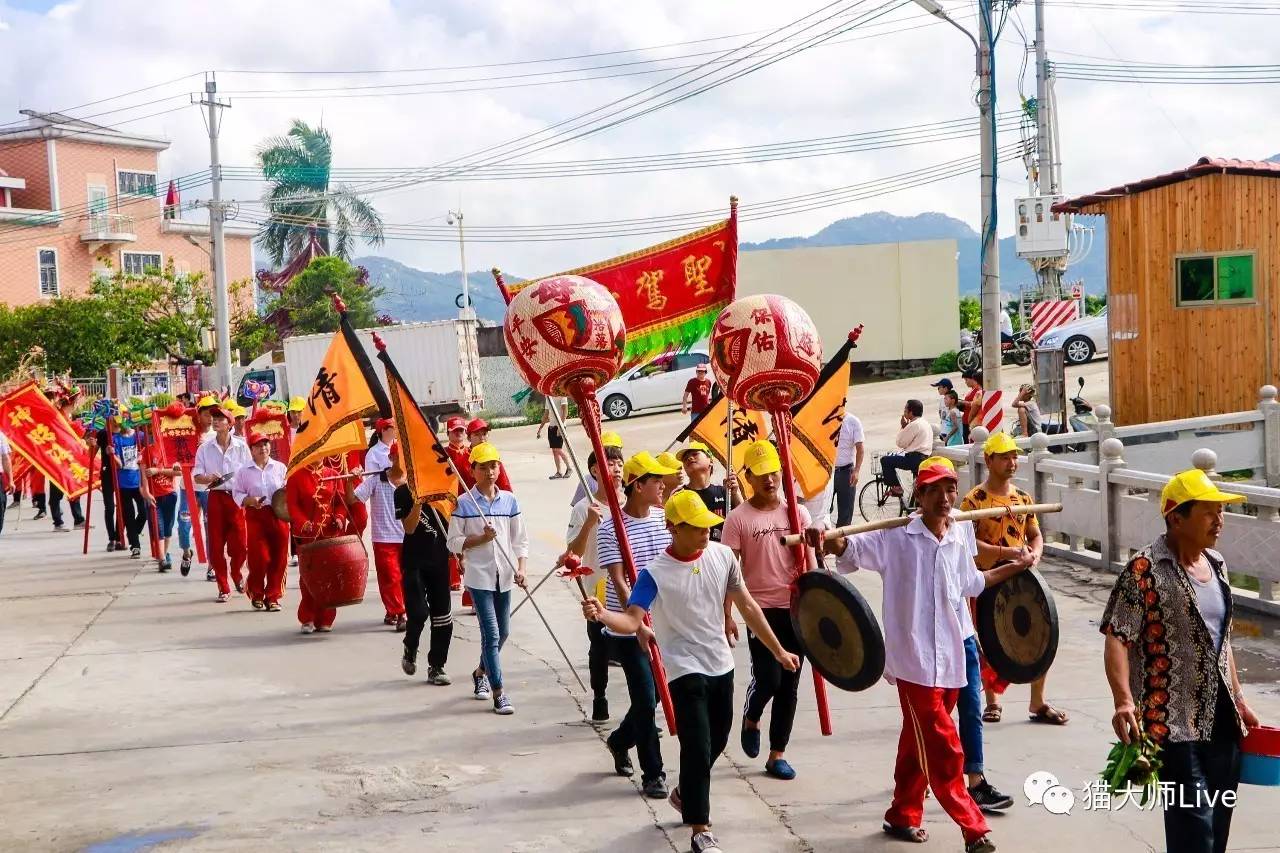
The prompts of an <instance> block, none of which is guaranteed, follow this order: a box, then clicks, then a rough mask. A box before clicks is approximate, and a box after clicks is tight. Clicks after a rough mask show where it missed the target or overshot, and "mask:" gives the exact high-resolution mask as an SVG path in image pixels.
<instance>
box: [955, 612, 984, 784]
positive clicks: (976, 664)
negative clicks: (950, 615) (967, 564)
mask: <svg viewBox="0 0 1280 853" xmlns="http://www.w3.org/2000/svg"><path fill="white" fill-rule="evenodd" d="M961 606H963V607H968V606H969V605H968V603H967V602H966V603H965V604H963V605H961ZM964 671H965V676H966V677H967V679H968V684H966V685H965V686H964V687H962V688H961V689H960V696H959V697H958V699H957V700H956V712H957V715H958V716H959V718H960V725H959V726H958V728H959V729H960V745H961V746H962V747H964V772H965V773H982V772H983V770H982V662H981V660H980V659H979V658H978V638H977V637H967V638H965V641H964Z"/></svg>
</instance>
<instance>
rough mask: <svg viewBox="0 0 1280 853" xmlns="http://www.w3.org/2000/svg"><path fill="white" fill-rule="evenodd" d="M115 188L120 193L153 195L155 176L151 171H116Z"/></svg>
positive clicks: (154, 192) (154, 191)
mask: <svg viewBox="0 0 1280 853" xmlns="http://www.w3.org/2000/svg"><path fill="white" fill-rule="evenodd" d="M116 190H117V191H118V192H119V193H120V195H140V196H154V195H155V194H156V176H155V173H153V172H117V173H116Z"/></svg>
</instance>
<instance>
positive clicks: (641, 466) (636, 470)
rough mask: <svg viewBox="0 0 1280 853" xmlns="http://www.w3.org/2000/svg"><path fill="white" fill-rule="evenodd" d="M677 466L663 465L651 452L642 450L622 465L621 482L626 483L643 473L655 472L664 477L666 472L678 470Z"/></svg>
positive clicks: (670, 472) (638, 477)
mask: <svg viewBox="0 0 1280 853" xmlns="http://www.w3.org/2000/svg"><path fill="white" fill-rule="evenodd" d="M679 470H680V469H679V467H676V468H672V467H670V466H668V465H663V464H662V463H661V462H659V461H658V460H657V459H654V458H653V454H652V453H650V452H648V451H647V450H643V451H641V452H639V453H637V454H636V455H635V456H632V457H631V458H630V459H628V460H627V464H625V465H623V466H622V484H623V485H624V486H625V485H628V484H630V483H634V482H635V481H636V480H638V479H640V478H641V477H643V476H644V475H645V474H655V475H657V476H659V477H665V476H667V475H668V474H674V473H675V472H677V471H679Z"/></svg>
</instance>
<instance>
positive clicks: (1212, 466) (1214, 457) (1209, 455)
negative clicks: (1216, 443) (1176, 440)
mask: <svg viewBox="0 0 1280 853" xmlns="http://www.w3.org/2000/svg"><path fill="white" fill-rule="evenodd" d="M1191 464H1192V465H1194V466H1195V467H1196V468H1199V469H1200V470H1201V471H1203V472H1204V473H1205V475H1206V476H1207V477H1208V478H1209V479H1210V480H1221V479H1222V475H1221V474H1219V473H1218V471H1217V467H1218V454H1216V453H1214V452H1213V451H1212V450H1210V449H1209V448H1207V447H1202V448H1200V449H1199V450H1197V451H1196V452H1195V453H1192V454H1191Z"/></svg>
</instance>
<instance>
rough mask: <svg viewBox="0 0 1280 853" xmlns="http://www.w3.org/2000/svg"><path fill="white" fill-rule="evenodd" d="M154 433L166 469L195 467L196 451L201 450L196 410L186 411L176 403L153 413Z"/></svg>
mask: <svg viewBox="0 0 1280 853" xmlns="http://www.w3.org/2000/svg"><path fill="white" fill-rule="evenodd" d="M151 426H152V433H153V434H154V435H155V436H157V437H158V438H159V439H160V441H159V449H160V457H161V461H162V464H163V466H164V467H169V466H171V465H194V464H195V463H196V451H197V450H199V449H200V425H199V424H198V423H197V422H196V410H195V409H184V408H183V407H182V404H181V403H174V404H173V405H171V406H167V407H166V408H163V409H157V410H155V411H153V412H152V413H151Z"/></svg>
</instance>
